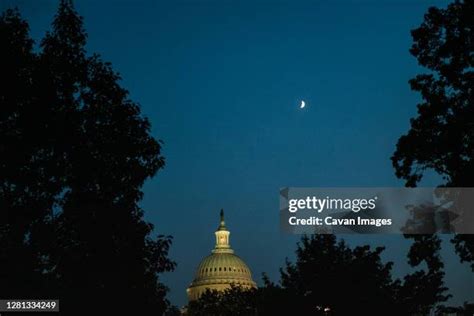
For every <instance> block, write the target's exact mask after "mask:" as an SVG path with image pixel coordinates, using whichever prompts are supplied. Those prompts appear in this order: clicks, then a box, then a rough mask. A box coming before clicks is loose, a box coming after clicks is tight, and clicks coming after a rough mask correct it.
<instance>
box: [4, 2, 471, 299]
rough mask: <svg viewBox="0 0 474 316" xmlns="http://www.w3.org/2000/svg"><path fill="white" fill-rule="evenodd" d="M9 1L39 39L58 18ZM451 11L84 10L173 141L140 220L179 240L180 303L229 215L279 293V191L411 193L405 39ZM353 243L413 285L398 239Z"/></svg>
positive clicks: (451, 265) (458, 270) (458, 289)
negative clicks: (405, 160)
mask: <svg viewBox="0 0 474 316" xmlns="http://www.w3.org/2000/svg"><path fill="white" fill-rule="evenodd" d="M2 3H3V4H0V9H2V10H3V9H4V8H5V7H6V6H8V5H17V6H18V7H19V8H20V10H21V12H22V14H23V16H24V17H25V18H26V19H27V20H28V21H29V22H30V27H31V33H32V36H33V37H34V38H35V39H39V38H41V37H42V36H43V35H44V33H45V31H46V30H47V29H48V28H49V24H50V22H51V20H52V18H53V15H54V13H55V11H56V8H57V1H55V0H42V1H34V0H30V1H13V0H3V1H2ZM445 4H446V2H439V1H416V2H415V1H408V0H406V1H375V0H374V1H324V2H323V1H311V2H309V1H308V2H303V1H289V0H288V1H260V2H256V1H217V0H216V1H168V2H159V1H131V0H130V1H123V0H114V1H94V0H90V1H84V0H82V1H76V8H77V10H78V11H79V13H80V14H81V15H82V16H84V19H85V27H86V30H87V32H88V33H89V40H88V47H87V48H88V52H89V53H93V52H97V53H100V54H101V55H102V57H103V58H104V59H105V60H108V61H110V62H112V64H113V66H114V69H115V70H117V71H118V72H120V73H121V75H122V77H123V86H124V87H126V88H127V89H128V90H129V91H130V95H131V98H132V99H133V100H135V101H137V102H139V103H140V104H141V106H142V110H143V113H144V114H145V115H146V116H147V117H148V118H149V119H150V121H151V123H152V128H153V135H155V136H156V137H157V138H159V139H162V140H163V141H164V147H163V154H164V156H165V157H166V166H165V169H163V170H161V171H160V172H158V174H157V175H156V176H155V178H153V179H151V180H150V181H148V182H147V183H146V185H145V187H144V191H145V197H144V200H143V201H142V206H143V208H144V209H145V211H146V218H147V220H148V221H150V222H152V223H153V224H154V225H155V227H156V232H157V233H160V234H171V235H173V236H174V242H173V246H172V249H171V257H172V258H173V259H174V260H175V261H177V263H178V267H177V269H176V271H175V272H174V273H169V274H166V275H165V276H164V279H163V280H164V282H165V283H166V284H167V285H168V286H169V287H170V289H171V292H170V294H169V298H170V299H171V301H172V303H173V304H176V305H178V306H181V305H183V304H185V303H186V292H185V289H186V287H187V286H188V285H189V283H190V282H191V280H192V278H193V275H194V269H195V268H196V267H197V265H198V263H199V261H200V260H201V259H202V258H203V257H204V256H205V255H207V254H209V253H210V250H211V249H212V247H213V245H214V234H213V232H214V230H215V229H216V228H217V225H218V213H219V210H220V208H224V209H225V211H226V222H227V224H228V225H227V226H228V228H229V229H230V231H231V244H232V246H233V248H234V249H235V250H236V253H237V254H238V255H239V256H240V257H242V258H243V259H244V260H245V261H246V262H247V263H248V265H249V266H250V268H251V270H252V272H253V277H254V279H255V280H256V281H257V283H261V273H262V272H264V271H265V272H267V273H268V274H269V275H270V277H271V278H272V279H273V280H274V281H277V280H278V277H279V274H278V268H279V267H281V266H282V265H283V264H284V260H285V257H289V258H293V253H294V250H295V248H296V247H295V242H296V241H297V238H298V237H297V236H292V235H284V234H281V233H280V231H279V217H278V211H279V199H278V192H279V188H280V187H286V186H299V187H303V186H308V187H312V186H319V187H329V186H339V187H344V186H403V182H402V181H400V180H398V179H396V177H395V175H394V170H393V168H392V166H391V161H390V156H391V154H392V153H393V151H394V149H395V144H396V142H397V139H398V137H399V136H401V135H402V134H404V133H406V132H407V131H408V128H409V118H410V117H413V116H414V115H415V114H416V104H417V102H418V101H419V95H418V94H416V93H414V92H412V91H411V90H410V88H409V85H408V80H409V79H410V78H412V77H413V76H414V75H415V74H417V73H420V72H421V71H422V69H421V68H420V67H419V66H417V62H416V60H415V58H413V57H412V56H411V55H410V54H409V52H408V49H409V47H410V45H411V36H410V30H411V29H413V28H415V27H417V26H418V25H419V24H420V23H421V21H422V18H423V14H424V13H425V11H426V10H427V8H428V7H429V6H431V5H437V6H443V7H444V6H445ZM302 99H304V100H305V101H306V103H307V105H306V108H305V109H303V110H300V109H299V108H298V106H299V103H300V101H301V100H302ZM422 184H423V185H424V186H432V185H436V184H439V182H438V181H437V178H436V177H435V176H432V177H429V179H426V180H425V181H424V182H423V183H422ZM343 237H344V238H346V239H347V240H348V241H349V242H350V243H351V244H353V245H356V244H360V243H369V244H371V245H385V246H387V250H386V251H385V255H384V258H385V259H386V260H393V261H395V274H396V275H397V276H400V275H401V274H402V273H407V272H408V271H410V270H409V269H408V266H407V264H406V258H405V256H406V251H407V249H408V245H409V242H407V241H405V240H404V239H403V238H402V237H401V236H384V235H373V236H354V235H347V236H343ZM449 237H450V236H447V237H446V238H444V239H445V240H448V239H449ZM443 256H444V258H445V263H446V274H447V280H446V281H447V285H448V287H450V288H451V293H452V294H453V295H454V299H453V300H451V302H450V303H453V304H456V303H458V304H461V303H462V302H464V301H465V300H469V299H470V298H472V293H473V291H474V288H473V287H474V285H473V283H474V282H473V281H474V280H473V277H472V273H471V272H470V269H469V267H468V265H466V264H464V265H461V264H460V263H459V260H458V257H457V256H455V255H454V254H453V251H452V246H451V245H450V244H449V243H445V247H444V250H443ZM321 268H322V269H323V268H324V267H321ZM117 277H118V278H120V276H117ZM321 286H324V285H321Z"/></svg>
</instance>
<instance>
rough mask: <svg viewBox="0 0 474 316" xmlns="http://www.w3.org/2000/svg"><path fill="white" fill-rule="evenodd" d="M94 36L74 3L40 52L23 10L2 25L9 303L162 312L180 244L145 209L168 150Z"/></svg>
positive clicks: (0, 122) (1, 236)
mask: <svg viewBox="0 0 474 316" xmlns="http://www.w3.org/2000/svg"><path fill="white" fill-rule="evenodd" d="M86 38H87V35H86V33H85V31H84V28H83V21H82V18H81V17H80V16H79V15H78V14H77V12H76V11H75V10H74V7H73V5H72V1H67V0H63V1H61V2H60V5H59V9H58V12H57V15H56V17H55V19H54V21H53V24H52V30H51V32H49V33H47V35H46V36H45V38H44V39H43V40H42V42H41V50H40V51H39V52H38V53H35V52H33V48H32V47H33V42H32V40H31V39H30V38H29V35H28V25H27V23H26V22H25V21H24V20H22V19H21V17H20V16H19V14H18V12H17V11H12V10H8V11H6V12H5V13H4V14H3V15H2V17H1V20H0V42H1V43H2V50H1V53H0V54H1V55H0V57H1V58H0V63H1V64H0V65H1V66H2V72H1V75H0V76H2V79H3V80H2V82H4V83H5V84H2V86H1V90H0V131H1V134H0V135H1V137H2V141H1V142H0V173H1V174H0V181H1V183H0V201H1V202H0V203H1V205H0V206H1V208H2V216H1V218H0V220H1V221H0V242H1V244H0V245H1V247H0V262H1V265H2V266H1V272H0V273H1V275H0V276H1V282H0V297H27V296H28V297H31V298H38V297H57V298H59V299H60V300H61V312H62V313H63V314H67V315H72V314H84V313H86V312H90V311H91V310H94V311H96V312H107V313H114V312H121V313H124V312H132V311H133V312H134V313H138V314H140V313H145V312H146V313H153V314H157V315H161V314H163V312H164V311H165V309H166V307H167V305H168V303H167V301H166V299H165V294H166V287H165V286H164V285H163V284H161V283H160V282H159V279H158V275H159V274H160V273H162V272H165V271H171V270H172V269H173V268H174V263H173V262H172V261H170V260H169V259H168V249H169V246H170V237H165V236H158V237H153V235H152V233H153V226H152V225H151V224H150V223H147V222H145V221H144V220H143V210H142V209H141V208H140V207H139V205H138V202H139V201H140V199H141V198H142V196H143V193H142V191H141V187H142V185H143V183H144V181H145V180H146V179H147V178H149V177H152V176H153V175H155V174H156V172H157V171H158V170H159V169H161V168H162V167H163V166H164V158H163V157H162V156H161V153H160V152H161V143H160V141H157V140H156V139H155V138H154V137H153V136H152V135H151V134H150V123H149V121H148V120H147V119H146V118H145V117H143V116H142V115H141V112H140V107H139V105H138V104H137V103H135V102H133V101H132V100H130V99H129V98H128V92H127V91H126V90H125V89H124V88H122V87H121V86H120V84H119V81H120V76H119V75H118V74H117V73H116V72H115V71H114V70H113V69H112V67H111V65H110V64H109V63H106V62H104V61H102V59H101V58H100V56H99V55H92V56H88V55H87V54H86V50H85V44H86ZM3 48H5V49H3ZM3 69H4V70H5V71H3ZM85 297H87V302H85V301H83V298H85ZM118 302H120V304H117V303H118Z"/></svg>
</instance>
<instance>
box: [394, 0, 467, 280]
mask: <svg viewBox="0 0 474 316" xmlns="http://www.w3.org/2000/svg"><path fill="white" fill-rule="evenodd" d="M472 12H474V2H473V1H472V0H467V1H455V2H454V3H452V4H450V5H448V7H447V8H446V9H439V8H435V7H432V8H430V9H429V10H428V12H427V13H426V14H425V17H424V21H423V23H422V24H421V26H420V27H419V28H417V29H414V30H413V31H412V37H413V41H414V43H413V45H412V47H411V49H410V52H411V54H412V55H413V56H415V57H416V58H417V60H418V63H419V64H420V65H421V66H423V67H425V68H427V69H428V73H425V74H420V75H417V76H416V77H415V78H414V79H412V80H410V85H411V88H412V90H414V91H418V92H420V93H421V96H422V102H421V103H420V104H418V116H417V117H416V118H413V119H412V120H411V129H410V130H409V131H408V133H407V134H406V135H404V136H402V137H400V139H399V141H398V144H397V148H396V151H395V153H394V154H393V156H392V162H393V166H394V168H395V171H396V175H397V177H399V178H402V179H404V180H405V181H406V186H409V187H413V186H416V185H417V183H419V181H420V180H421V179H422V177H423V175H424V173H425V172H426V171H427V170H434V171H435V172H436V173H438V174H439V175H441V176H442V177H443V179H444V181H445V183H444V184H443V185H444V186H449V187H474V137H473V136H472V135H474V104H473V100H474V92H473V89H472V87H473V86H474V71H473V69H472V67H473V65H474V45H473V43H474V31H473V24H474V19H473V18H472ZM465 212H469V213H470V214H472V213H473V212H474V210H465ZM453 242H454V244H455V248H456V252H457V253H458V254H459V256H460V258H461V261H467V262H471V268H472V269H473V271H474V237H473V235H457V236H456V237H455V238H454V239H453Z"/></svg>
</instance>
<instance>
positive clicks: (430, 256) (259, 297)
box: [187, 235, 449, 316]
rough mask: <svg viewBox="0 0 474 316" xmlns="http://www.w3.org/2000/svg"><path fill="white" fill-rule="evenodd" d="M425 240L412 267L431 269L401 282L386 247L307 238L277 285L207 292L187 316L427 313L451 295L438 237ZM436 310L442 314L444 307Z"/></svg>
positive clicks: (268, 283)
mask: <svg viewBox="0 0 474 316" xmlns="http://www.w3.org/2000/svg"><path fill="white" fill-rule="evenodd" d="M423 242H424V246H425V247H424V248H418V247H412V249H411V250H410V252H409V254H408V260H409V262H410V264H411V265H412V266H418V265H420V264H421V263H425V264H426V265H427V266H428V269H427V270H428V271H424V270H423V269H418V270H417V271H415V272H414V273H413V274H409V275H406V276H405V277H404V278H403V280H400V279H395V278H393V276H392V273H391V270H392V265H393V263H392V262H388V263H383V262H382V259H381V257H380V255H381V253H382V252H383V250H384V248H383V247H378V248H376V249H370V247H369V246H358V247H355V248H350V247H349V246H348V245H347V244H346V243H345V242H344V241H343V240H339V241H338V240H337V239H336V237H335V236H334V235H314V236H310V237H309V236H305V237H303V238H302V240H301V242H300V243H299V244H298V247H297V250H296V262H295V263H292V262H289V261H288V262H287V263H286V266H285V267H284V268H283V269H281V270H280V274H281V278H280V282H279V284H278V285H277V284H274V283H272V282H271V281H270V280H269V279H268V278H267V277H266V276H264V282H263V283H264V285H263V286H262V287H260V288H258V289H255V290H250V291H248V290H242V289H241V288H239V287H233V288H232V289H230V290H227V291H226V292H223V293H222V292H216V291H213V292H211V291H208V292H206V293H205V294H204V295H203V296H202V297H201V298H200V299H199V300H197V301H193V302H191V303H190V304H189V305H188V310H187V315H189V316H204V315H222V316H224V315H225V316H227V315H228V316H230V315H260V316H261V315H268V316H270V315H428V314H429V313H430V312H431V311H432V310H434V309H435V307H436V305H437V304H439V303H442V302H444V301H445V300H446V299H447V298H448V297H449V296H448V295H446V294H445V292H446V290H447V289H446V288H445V287H444V286H443V280H442V276H443V275H444V273H443V272H442V267H443V263H442V262H441V259H440V257H439V250H440V242H439V240H438V239H437V238H435V237H431V238H429V237H427V238H425V239H424V240H423ZM421 258H423V259H421ZM437 310H438V312H440V313H441V314H442V312H441V311H442V310H444V308H442V307H441V305H440V306H439V307H437Z"/></svg>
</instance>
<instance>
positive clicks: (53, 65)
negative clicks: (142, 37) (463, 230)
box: [0, 0, 474, 316]
mask: <svg viewBox="0 0 474 316" xmlns="http://www.w3.org/2000/svg"><path fill="white" fill-rule="evenodd" d="M472 12H474V4H473V1H472V0H471V1H456V2H454V3H452V4H450V5H449V6H448V7H447V8H446V9H437V8H431V9H429V11H428V12H427V14H426V15H425V17H424V21H423V23H422V25H421V26H420V27H419V28H417V29H415V30H413V31H412V36H413V46H412V48H411V50H410V52H411V53H412V55H413V56H414V57H415V58H417V60H418V62H419V64H420V65H422V66H424V67H425V68H426V69H427V71H428V72H427V73H426V74H420V75H418V76H416V77H415V78H414V79H412V80H411V81H410V85H411V88H412V89H413V90H414V91H418V92H420V93H421V96H422V102H421V103H420V104H419V105H418V116H417V117H416V118H413V119H412V120H411V129H410V130H409V131H408V133H407V134H406V135H404V136H402V137H401V138H400V139H399V142H398V144H397V148H396V150H395V153H394V155H393V157H392V162H393V166H394V168H395V171H396V176H397V177H399V178H401V179H404V180H405V181H406V185H407V186H416V185H417V184H418V183H419V182H420V180H421V179H422V177H423V174H424V173H425V172H426V171H428V170H434V171H435V172H437V173H438V174H440V175H441V176H442V177H443V179H444V183H442V185H443V186H451V187H456V186H458V187H474V106H473V100H474V96H473V87H474V72H473V67H474V34H473V23H474V19H472ZM86 39H87V35H86V32H85V30H84V27H83V22H82V18H81V17H80V16H79V15H78V14H77V12H76V11H75V10H74V7H73V4H72V2H71V1H68V0H62V1H60V5H59V8H58V12H57V14H56V16H55V17H54V20H53V23H52V27H51V30H50V32H48V33H47V34H46V35H45V37H44V38H43V39H42V40H41V41H40V42H39V43H37V44H39V45H35V43H34V42H33V40H32V39H31V37H30V35H29V28H28V24H27V22H26V21H25V20H24V19H23V18H22V17H21V15H20V13H19V12H18V11H17V10H14V9H13V10H7V11H5V12H4V13H2V15H1V16H0V48H1V49H0V70H1V71H0V79H1V80H0V137H1V140H0V298H57V299H59V300H60V301H61V314H64V315H83V314H86V315H87V314H101V313H103V314H113V313H117V314H130V315H163V314H167V315H177V314H179V313H180V312H179V310H178V309H177V308H175V307H172V306H170V304H169V302H168V301H167V300H166V293H167V288H166V286H165V285H164V284H163V283H161V281H160V278H159V276H160V274H162V273H164V272H168V271H173V269H174V267H175V263H174V262H173V261H172V260H170V258H169V257H168V250H169V247H170V245H171V237H169V236H155V232H154V231H153V226H152V225H151V224H150V223H147V222H146V221H145V220H144V219H143V210H142V209H141V208H140V207H139V205H138V203H139V201H140V200H141V198H142V195H143V193H142V191H141V188H142V185H143V183H144V181H145V180H146V179H148V178H150V177H153V176H154V175H155V174H156V173H157V172H158V171H159V170H160V169H161V168H163V167H164V158H163V156H162V155H161V145H162V143H161V141H159V140H157V139H155V138H154V137H153V136H152V135H151V133H150V123H149V122H148V120H147V119H146V118H145V117H144V116H143V115H142V114H141V112H140V107H139V105H138V104H137V103H135V102H133V101H132V100H130V99H129V97H128V92H127V90H125V89H124V88H123V87H121V85H120V84H119V82H120V77H119V75H118V74H117V73H116V72H115V71H114V70H113V69H112V67H111V65H110V64H109V63H107V62H105V61H103V60H102V59H101V57H100V56H99V55H97V54H92V55H90V54H87V52H86V50H85V45H86ZM468 211H470V212H471V213H473V214H474V212H473V211H472V210H468ZM405 237H406V238H411V239H413V244H412V246H411V248H410V250H409V252H408V254H407V260H408V263H409V264H410V265H411V266H412V267H413V268H414V269H413V270H414V271H413V273H411V274H407V275H405V276H403V277H402V278H400V279H397V278H395V277H394V276H393V275H392V265H393V263H391V262H386V263H384V262H383V261H382V259H381V254H382V252H383V250H384V249H383V247H380V248H376V249H371V248H370V247H369V246H359V247H355V248H351V247H349V246H348V245H347V244H346V243H345V242H344V241H343V240H338V239H336V237H335V236H332V235H316V236H307V237H306V236H305V237H303V238H302V240H301V242H300V243H299V244H298V245H297V249H296V261H295V262H289V261H288V262H287V263H286V265H285V266H284V267H283V268H282V269H281V271H280V280H279V281H278V283H273V282H272V281H271V280H269V279H268V278H267V277H266V276H264V282H263V286H262V287H260V288H258V289H255V290H251V291H243V290H241V289H240V288H238V287H233V288H231V289H229V290H227V291H225V292H211V291H208V292H207V293H206V294H204V295H203V296H202V297H201V299H200V300H198V301H195V302H192V303H190V304H189V305H188V306H187V314H188V315H206V316H213V315H222V316H224V315H225V316H227V315H248V316H250V315H282V314H287V315H349V314H350V315H358V314H366V315H428V314H429V313H431V312H433V311H437V313H439V314H443V313H447V312H458V313H461V314H462V313H464V314H465V315H472V313H473V311H472V309H473V307H472V305H469V304H465V305H464V306H460V307H445V306H443V305H444V304H445V302H446V301H447V299H448V298H449V290H448V289H447V288H446V287H445V285H444V274H445V272H444V264H443V261H442V260H441V258H440V254H439V251H440V247H441V241H440V239H439V238H438V237H437V236H436V235H419V236H405ZM452 242H453V243H454V245H455V249H456V253H457V255H458V256H459V258H460V261H461V262H467V263H469V264H470V265H471V268H472V269H473V271H474V238H473V235H457V236H455V237H454V238H453V240H452Z"/></svg>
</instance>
